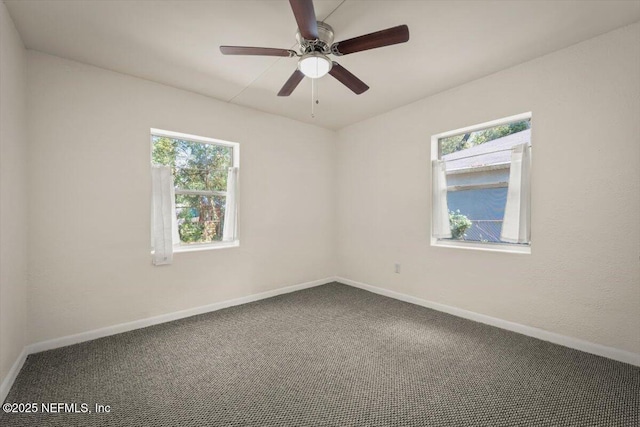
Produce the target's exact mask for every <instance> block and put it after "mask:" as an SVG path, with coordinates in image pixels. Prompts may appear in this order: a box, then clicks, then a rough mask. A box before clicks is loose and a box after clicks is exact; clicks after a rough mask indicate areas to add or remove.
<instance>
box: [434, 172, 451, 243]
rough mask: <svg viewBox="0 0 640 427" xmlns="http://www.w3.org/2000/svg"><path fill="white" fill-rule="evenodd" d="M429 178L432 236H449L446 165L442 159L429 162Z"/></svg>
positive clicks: (442, 237)
mask: <svg viewBox="0 0 640 427" xmlns="http://www.w3.org/2000/svg"><path fill="white" fill-rule="evenodd" d="M431 179H432V183H433V201H432V206H431V223H432V224H431V225H432V228H433V231H432V232H433V237H436V238H439V239H450V238H451V227H450V226H449V207H448V205H447V166H446V164H445V162H444V161H442V160H433V161H432V162H431Z"/></svg>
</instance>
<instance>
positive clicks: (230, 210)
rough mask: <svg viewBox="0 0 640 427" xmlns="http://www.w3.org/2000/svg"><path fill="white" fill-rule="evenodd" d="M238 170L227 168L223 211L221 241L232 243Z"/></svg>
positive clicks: (235, 226) (234, 234)
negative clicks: (225, 196)
mask: <svg viewBox="0 0 640 427" xmlns="http://www.w3.org/2000/svg"><path fill="white" fill-rule="evenodd" d="M237 201H238V168H235V167H234V168H229V172H228V174H227V200H226V206H225V210H224V228H223V230H222V241H223V242H232V241H234V240H236V230H237V220H238V208H237V206H238V203H237Z"/></svg>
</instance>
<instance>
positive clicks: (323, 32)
mask: <svg viewBox="0 0 640 427" xmlns="http://www.w3.org/2000/svg"><path fill="white" fill-rule="evenodd" d="M317 23H318V39H317V40H306V39H305V38H303V37H302V35H300V30H298V32H297V33H296V40H298V43H299V44H300V51H301V53H302V54H305V53H310V52H320V53H324V54H329V53H331V45H332V44H333V28H331V25H329V24H325V23H324V22H322V21H318V22H317Z"/></svg>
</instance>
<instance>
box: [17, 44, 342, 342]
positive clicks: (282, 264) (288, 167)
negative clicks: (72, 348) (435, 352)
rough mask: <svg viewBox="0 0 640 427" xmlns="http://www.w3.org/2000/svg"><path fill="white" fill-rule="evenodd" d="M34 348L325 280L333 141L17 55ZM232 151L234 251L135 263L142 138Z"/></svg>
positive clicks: (139, 241)
mask: <svg viewBox="0 0 640 427" xmlns="http://www.w3.org/2000/svg"><path fill="white" fill-rule="evenodd" d="M28 65H29V66H28V82H29V85H28V108H29V115H30V116H29V121H30V127H29V141H30V157H29V162H30V169H29V172H30V175H31V178H32V179H31V185H30V192H29V198H30V203H31V209H30V216H29V222H30V227H31V233H30V239H29V245H30V246H29V272H30V276H29V280H30V288H29V292H30V293H29V298H30V299H29V320H30V327H29V330H30V341H31V342H37V341H42V340H46V339H51V338H56V337H60V336H65V335H69V334H74V333H78V332H83V331H88V330H92V329H96V328H100V327H106V326H111V325H114V324H118V323H122V322H127V321H132V320H136V319H141V318H146V317H150V316H155V315H160V314H164V313H170V312H174V311H177V310H182V309H187V308H192V307H198V306H202V305H205V304H209V303H214V302H218V301H224V300H228V299H232V298H236V297H241V296H246V295H250V294H255V293H258V292H262V291H267V290H272V289H276V288H280V287H283V286H286V285H293V284H298V283H303V282H307V281H311V280H316V279H322V278H325V277H328V276H332V275H333V274H334V273H335V258H334V257H335V251H334V248H335V234H334V233H333V230H334V219H335V210H334V197H335V195H334V188H335V183H334V170H335V169H334V168H335V139H336V138H335V133H334V132H333V131H329V130H325V129H321V128H318V127H314V126H310V125H307V124H302V123H299V122H296V121H293V120H290V119H285V118H282V117H278V116H274V115H271V114H266V113H262V112H259V111H256V110H251V109H248V108H244V107H239V106H235V105H231V104H227V103H224V102H220V101H216V100H213V99H211V98H207V97H204V96H200V95H197V94H194V93H191V92H186V91H182V90H178V89H175V88H170V87H167V86H163V85H160V84H156V83H152V82H149V81H146V80H142V79H138V78H133V77H130V76H126V75H123V74H118V73H114V72H110V71H106V70H103V69H99V68H95V67H92V66H88V65H83V64H80V63H77V62H73V61H68V60H65V59H61V58H58V57H54V56H49V55H45V54H42V53H37V52H34V51H29V53H28ZM150 128H159V129H166V130H172V131H177V132H184V133H190V134H195V135H201V136H207V137H213V138H219V139H225V140H230V141H235V142H239V143H240V165H241V168H240V205H239V209H240V214H239V215H240V217H239V236H240V247H239V248H233V249H219V250H212V251H202V252H191V253H178V254H175V255H174V264H173V265H171V266H164V267H154V266H152V265H151V257H150V254H149V250H150V248H149V240H150V231H149V227H150V226H149V204H150V172H149V163H150V147H149V144H150V143H149V129H150Z"/></svg>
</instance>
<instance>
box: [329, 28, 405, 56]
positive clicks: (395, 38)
mask: <svg viewBox="0 0 640 427" xmlns="http://www.w3.org/2000/svg"><path fill="white" fill-rule="evenodd" d="M407 41H409V27H407V26H406V25H398V26H397V27H393V28H387V29H386V30H381V31H376V32H375V33H371V34H365V35H364V36H360V37H354V38H352V39H348V40H344V41H341V42H337V43H334V44H333V45H332V46H331V51H332V52H333V53H334V54H335V55H338V56H342V55H348V54H350V53H355V52H362V51H363V50H369V49H376V48H378V47H383V46H389V45H393V44H398V43H405V42H407Z"/></svg>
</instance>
